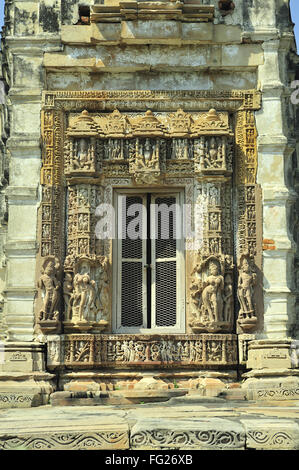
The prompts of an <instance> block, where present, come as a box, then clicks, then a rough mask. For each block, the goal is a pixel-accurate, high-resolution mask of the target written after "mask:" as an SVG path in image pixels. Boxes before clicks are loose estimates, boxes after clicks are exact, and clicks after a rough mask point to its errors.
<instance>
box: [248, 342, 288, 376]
mask: <svg viewBox="0 0 299 470" xmlns="http://www.w3.org/2000/svg"><path fill="white" fill-rule="evenodd" d="M247 367H248V368H249V369H265V368H268V369H279V368H281V369H287V368H291V367H292V361H291V349H290V343H289V342H283V341H281V342H270V341H263V340H261V341H253V342H251V343H250V344H249V347H248V361H247Z"/></svg>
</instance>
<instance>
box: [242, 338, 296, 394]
mask: <svg viewBox="0 0 299 470" xmlns="http://www.w3.org/2000/svg"><path fill="white" fill-rule="evenodd" d="M247 367H248V368H249V369H253V370H251V371H249V372H247V373H246V374H244V375H243V377H244V378H246V380H245V382H244V383H243V385H242V387H243V388H244V389H245V390H246V396H247V399H249V400H295V399H296V400H298V397H299V370H298V342H297V341H288V340H285V341H283V340H281V341H279V340H277V341H270V340H255V341H251V342H250V343H249V346H248V361H247Z"/></svg>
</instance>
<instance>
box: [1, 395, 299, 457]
mask: <svg viewBox="0 0 299 470" xmlns="http://www.w3.org/2000/svg"><path fill="white" fill-rule="evenodd" d="M284 405H285V406H279V405H277V404H275V403H274V402H271V403H270V402H269V404H264V405H263V406H261V404H260V403H254V402H250V403H246V402H245V403H243V402H232V401H231V402H228V401H227V400H224V399H220V398H215V397H212V398H209V397H200V396H198V397H196V396H194V395H193V396H189V397H176V398H172V399H171V400H170V401H169V402H166V403H159V404H157V403H151V404H144V405H132V404H131V405H123V406H119V405H117V406H102V407H98V406H84V407H82V406H72V407H68V406H66V407H65V406H55V407H51V406H43V407H38V408H31V409H26V408H25V409H7V410H0V449H7V450H8V449H18V450H20V449H28V450H51V449H52V450H62V449H65V450H75V449H80V450H84V449H94V450H132V451H138V450H154V451H155V450H170V449H174V450H181V451H183V450H247V449H259V450H270V449H273V450H274V449H276V450H298V449H299V405H298V406H297V405H296V404H295V403H294V402H290V403H285V404H284ZM132 455H134V453H133V454H132Z"/></svg>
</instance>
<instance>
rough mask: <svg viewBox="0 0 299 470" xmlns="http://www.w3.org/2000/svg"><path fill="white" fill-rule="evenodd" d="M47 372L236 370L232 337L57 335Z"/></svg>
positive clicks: (52, 338) (234, 338)
mask: <svg viewBox="0 0 299 470" xmlns="http://www.w3.org/2000/svg"><path fill="white" fill-rule="evenodd" d="M47 351H48V354H47V366H48V368H49V369H52V368H57V367H58V368H59V367H63V366H64V367H70V368H74V369H76V368H81V369H82V368H85V369H89V368H102V367H110V368H115V367H116V368H120V369H121V368H125V369H126V368H132V369H133V368H135V367H137V368H138V367H140V366H142V367H143V368H174V367H182V368H184V367H187V368H194V367H195V368H199V367H200V368H205V367H206V368H213V367H219V366H226V367H228V366H232V367H234V366H236V365H237V363H238V354H237V336H236V335H231V334H227V335H224V334H222V335H219V334H218V335H213V334H203V335H161V336H160V335H159V336H158V335H125V334H120V335H89V334H86V335H84V334H82V335H75V334H74V335H61V336H48V342H47Z"/></svg>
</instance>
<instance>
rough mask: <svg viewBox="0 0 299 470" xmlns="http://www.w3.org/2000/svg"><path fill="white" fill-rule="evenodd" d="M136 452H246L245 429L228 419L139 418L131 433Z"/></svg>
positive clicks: (132, 444)
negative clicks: (204, 450)
mask: <svg viewBox="0 0 299 470" xmlns="http://www.w3.org/2000/svg"><path fill="white" fill-rule="evenodd" d="M131 446H132V448H133V449H138V450H146V449H161V448H163V449H167V448H171V449H180V448H184V449H198V450H203V449H215V450H216V449H219V450H220V449H231V450H233V449H239V450H240V449H244V446H245V433H244V429H243V427H242V426H241V425H240V424H239V423H237V422H234V423H232V422H231V421H229V420H225V419H219V418H213V420H210V419H207V418H201V419H200V420H197V419H194V420H187V419H186V420H179V419H176V420H167V419H163V421H161V419H140V420H139V421H138V422H137V424H135V425H134V426H133V427H132V430H131Z"/></svg>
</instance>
